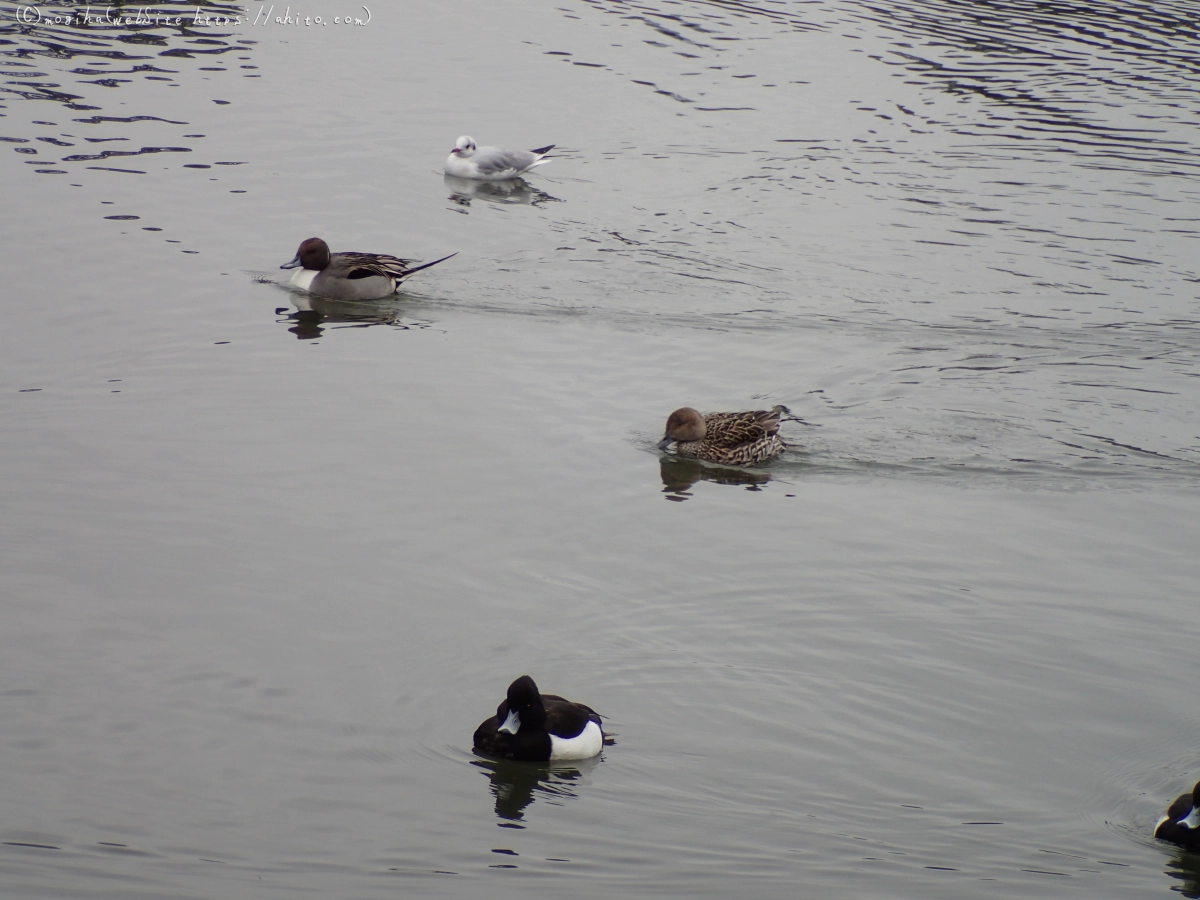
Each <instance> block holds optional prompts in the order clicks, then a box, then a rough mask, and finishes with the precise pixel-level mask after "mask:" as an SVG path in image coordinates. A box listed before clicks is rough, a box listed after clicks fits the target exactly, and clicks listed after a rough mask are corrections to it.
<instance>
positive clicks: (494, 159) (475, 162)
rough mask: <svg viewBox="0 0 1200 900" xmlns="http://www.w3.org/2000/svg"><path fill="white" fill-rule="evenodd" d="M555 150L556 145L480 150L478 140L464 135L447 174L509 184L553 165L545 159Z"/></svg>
mask: <svg viewBox="0 0 1200 900" xmlns="http://www.w3.org/2000/svg"><path fill="white" fill-rule="evenodd" d="M553 149H554V145H553V144H548V145H547V146H545V147H538V148H537V149H536V150H501V149H500V148H499V147H476V146H475V139H474V138H471V137H468V136H467V135H465V134H464V135H463V136H462V137H460V138H459V139H458V140H457V141H455V142H454V149H453V150H451V151H450V155H449V156H447V157H446V174H447V175H454V176H456V177H458V178H474V179H476V180H478V181H507V180H508V179H509V178H516V177H517V176H518V175H524V174H525V173H526V172H528V171H529V170H530V169H532V168H534V167H535V166H541V165H545V164H546V163H548V162H550V160H548V159H543V157H544V156H545V155H546V154H547V153H549V152H550V151H551V150H553Z"/></svg>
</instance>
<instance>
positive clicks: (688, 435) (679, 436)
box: [658, 406, 790, 466]
mask: <svg viewBox="0 0 1200 900" xmlns="http://www.w3.org/2000/svg"><path fill="white" fill-rule="evenodd" d="M788 412H790V411H789V410H788V408H787V407H786V406H775V407H773V408H772V409H770V410H765V409H756V410H751V411H750V412H736V413H709V414H708V415H706V416H702V415H700V413H698V412H696V410H694V409H692V408H691V407H690V406H685V407H683V408H682V409H677V410H675V412H673V413H671V415H670V417H669V418H668V419H667V428H666V433H665V434H664V435H663V439H662V440H661V441H659V442H658V448H659V449H660V450H666V449H667V447H668V446H669V445H670V444H672V443H674V444H675V452H676V453H678V454H679V455H680V456H692V457H695V458H696V459H706V460H708V461H709V462H715V463H724V464H725V465H729V466H745V465H749V464H751V463H757V462H764V461H765V460H768V459H770V458H771V457H773V456H778V455H779V454H780V453H782V452H783V451H784V449H785V448H786V447H787V445H786V444H785V443H784V442H783V438H781V437H780V436H779V418H780V416H781V415H783V414H785V413H788Z"/></svg>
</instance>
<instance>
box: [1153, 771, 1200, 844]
mask: <svg viewBox="0 0 1200 900" xmlns="http://www.w3.org/2000/svg"><path fill="white" fill-rule="evenodd" d="M1154 836H1155V837H1156V838H1160V839H1161V840H1164V841H1170V842H1171V843H1172V844H1178V845H1179V846H1180V847H1186V848H1187V849H1188V850H1200V781H1197V782H1196V786H1195V787H1194V788H1192V792H1191V793H1190V794H1180V795H1179V796H1178V797H1176V798H1175V802H1174V803H1172V804H1171V805H1170V806H1169V807H1167V814H1166V815H1165V816H1163V817H1162V818H1161V819H1159V820H1158V824H1157V825H1156V826H1154Z"/></svg>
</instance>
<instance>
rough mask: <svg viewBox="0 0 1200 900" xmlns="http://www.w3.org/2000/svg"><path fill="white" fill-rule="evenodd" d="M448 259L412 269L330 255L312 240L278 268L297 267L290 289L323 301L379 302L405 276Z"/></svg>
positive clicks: (381, 258)
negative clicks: (314, 295) (313, 295)
mask: <svg viewBox="0 0 1200 900" xmlns="http://www.w3.org/2000/svg"><path fill="white" fill-rule="evenodd" d="M456 255H457V254H455V253H451V254H450V256H456ZM450 256H443V257H442V258H441V259H435V260H434V261H433V262H431V263H425V264H424V265H420V266H414V265H413V262H414V260H411V259H400V258H398V257H395V256H386V255H384V254H382V253H354V252H351V251H346V252H341V253H330V252H329V245H328V244H326V243H325V242H324V241H323V240H321V239H320V238H315V237H313V238H308V239H307V240H305V241H302V242H301V243H300V249H298V250H297V251H296V256H295V258H294V259H292V261H291V262H286V263H284V264H283V265H282V266H280V267H279V268H281V269H295V268H297V267H299V271H297V272H296V273H295V274H293V275H292V278H291V283H292V285H294V286H295V287H298V288H300V289H301V290H304V291H308V292H310V293H313V294H319V295H321V296H322V297H329V298H331V299H333V300H381V299H383V298H384V297H387V296H390V295H391V294H394V293H395V292H396V288H398V287H399V286H400V282H401V281H403V280H404V279H405V278H407V277H408V276H410V275H413V274H415V273H416V272H420V271H421V270H422V269H428V268H429V267H430V266H436V265H437V264H438V263H440V262H445V261H446V260H448V259H449V258H450Z"/></svg>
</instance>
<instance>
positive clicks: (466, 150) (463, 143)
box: [450, 134, 475, 159]
mask: <svg viewBox="0 0 1200 900" xmlns="http://www.w3.org/2000/svg"><path fill="white" fill-rule="evenodd" d="M450 152H451V153H456V154H458V155H459V156H460V157H462V158H463V159H467V158H468V157H470V156H473V155H474V153H475V139H474V138H472V137H468V136H467V135H465V134H464V135H463V136H462V137H460V138H459V139H458V140H457V141H455V142H454V149H453V150H451V151H450Z"/></svg>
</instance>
